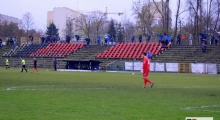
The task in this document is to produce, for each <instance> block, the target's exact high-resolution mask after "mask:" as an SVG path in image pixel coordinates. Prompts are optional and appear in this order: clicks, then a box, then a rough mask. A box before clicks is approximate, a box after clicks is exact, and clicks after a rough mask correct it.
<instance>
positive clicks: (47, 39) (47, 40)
mask: <svg viewBox="0 0 220 120" xmlns="http://www.w3.org/2000/svg"><path fill="white" fill-rule="evenodd" d="M49 42H50V36H49V35H48V36H47V38H46V43H49Z"/></svg>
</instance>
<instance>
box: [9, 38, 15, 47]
mask: <svg viewBox="0 0 220 120" xmlns="http://www.w3.org/2000/svg"><path fill="white" fill-rule="evenodd" d="M10 45H11V46H12V45H14V40H13V37H12V36H10Z"/></svg>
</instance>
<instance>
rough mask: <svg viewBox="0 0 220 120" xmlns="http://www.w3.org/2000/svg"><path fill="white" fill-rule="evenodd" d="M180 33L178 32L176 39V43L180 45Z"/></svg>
mask: <svg viewBox="0 0 220 120" xmlns="http://www.w3.org/2000/svg"><path fill="white" fill-rule="evenodd" d="M180 41H181V35H180V34H178V35H177V41H176V44H179V45H181V42H180Z"/></svg>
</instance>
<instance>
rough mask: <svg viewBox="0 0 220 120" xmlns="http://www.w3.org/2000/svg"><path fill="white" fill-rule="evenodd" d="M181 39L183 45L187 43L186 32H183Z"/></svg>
mask: <svg viewBox="0 0 220 120" xmlns="http://www.w3.org/2000/svg"><path fill="white" fill-rule="evenodd" d="M181 40H182V45H185V41H186V36H185V35H184V34H182V37H181Z"/></svg>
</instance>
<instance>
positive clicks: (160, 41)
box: [157, 34, 163, 46]
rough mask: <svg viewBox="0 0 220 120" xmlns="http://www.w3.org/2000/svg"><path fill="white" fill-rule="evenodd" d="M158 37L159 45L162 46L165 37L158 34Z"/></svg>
mask: <svg viewBox="0 0 220 120" xmlns="http://www.w3.org/2000/svg"><path fill="white" fill-rule="evenodd" d="M157 37H158V41H159V45H160V43H162V39H163V35H161V34H157ZM162 46H163V43H162Z"/></svg>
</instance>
